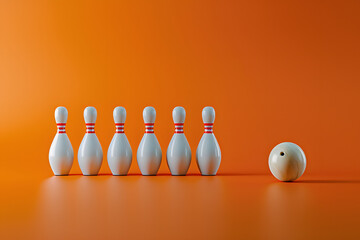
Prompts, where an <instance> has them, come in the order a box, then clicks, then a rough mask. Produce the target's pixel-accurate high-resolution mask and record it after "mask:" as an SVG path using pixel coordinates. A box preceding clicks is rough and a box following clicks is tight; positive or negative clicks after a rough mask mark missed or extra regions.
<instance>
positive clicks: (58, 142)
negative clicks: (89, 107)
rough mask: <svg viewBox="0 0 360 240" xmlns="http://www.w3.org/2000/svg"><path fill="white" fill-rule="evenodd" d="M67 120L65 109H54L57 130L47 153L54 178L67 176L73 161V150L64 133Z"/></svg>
mask: <svg viewBox="0 0 360 240" xmlns="http://www.w3.org/2000/svg"><path fill="white" fill-rule="evenodd" d="M67 118H68V111H67V110H66V108H64V107H58V108H56V110H55V121H56V125H57V129H58V130H57V133H56V135H55V137H54V140H53V141H52V143H51V147H50V151H49V162H50V166H51V169H52V171H53V172H54V174H55V175H56V176H61V175H68V174H69V172H70V169H71V167H72V164H73V161H74V150H73V148H72V146H71V143H70V140H69V138H68V136H67V135H66V131H65V126H66V122H67Z"/></svg>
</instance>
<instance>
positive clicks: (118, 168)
mask: <svg viewBox="0 0 360 240" xmlns="http://www.w3.org/2000/svg"><path fill="white" fill-rule="evenodd" d="M113 116H114V122H115V126H116V132H115V134H114V137H113V138H112V140H111V143H110V146H109V149H108V152H107V160H108V164H109V167H110V170H111V172H112V174H113V175H127V173H128V172H129V169H130V166H131V161H132V150H131V146H130V144H129V141H128V139H127V137H126V135H125V132H124V124H125V119H126V110H125V108H123V107H116V108H115V109H114V112H113Z"/></svg>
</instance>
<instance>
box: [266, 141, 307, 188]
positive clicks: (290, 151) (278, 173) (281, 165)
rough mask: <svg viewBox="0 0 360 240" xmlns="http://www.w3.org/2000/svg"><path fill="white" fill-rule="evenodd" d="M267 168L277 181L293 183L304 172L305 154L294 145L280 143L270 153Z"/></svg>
mask: <svg viewBox="0 0 360 240" xmlns="http://www.w3.org/2000/svg"><path fill="white" fill-rule="evenodd" d="M269 168H270V171H271V173H272V174H273V175H274V177H276V178H277V179H278V180H280V181H283V182H289V181H294V180H296V179H298V178H299V177H301V175H302V174H303V173H304V171H305V168H306V157H305V153H304V151H303V150H302V149H301V148H300V147H299V146H298V145H296V144H294V143H291V142H283V143H280V144H278V145H276V146H275V147H274V148H273V149H272V150H271V152H270V156H269Z"/></svg>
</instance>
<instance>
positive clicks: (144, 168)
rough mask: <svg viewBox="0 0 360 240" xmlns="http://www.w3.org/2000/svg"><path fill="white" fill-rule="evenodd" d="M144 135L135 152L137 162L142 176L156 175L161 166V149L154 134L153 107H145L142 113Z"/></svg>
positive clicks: (154, 115) (154, 112)
mask: <svg viewBox="0 0 360 240" xmlns="http://www.w3.org/2000/svg"><path fill="white" fill-rule="evenodd" d="M143 118H144V122H145V134H144V136H143V138H142V139H141V142H140V145H139V147H138V150H137V155H136V158H137V162H138V165H139V168H140V171H141V173H142V175H144V176H151V175H156V174H157V172H158V170H159V168H160V164H161V158H162V153H161V147H160V144H159V142H158V140H157V138H156V136H155V133H154V123H155V118H156V111H155V108H153V107H146V108H145V109H144V111H143Z"/></svg>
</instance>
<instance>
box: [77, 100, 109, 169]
mask: <svg viewBox="0 0 360 240" xmlns="http://www.w3.org/2000/svg"><path fill="white" fill-rule="evenodd" d="M96 116H97V112H96V109H95V108H94V107H87V108H85V110H84V119H85V123H86V133H85V136H84V138H83V139H82V141H81V144H80V147H79V151H78V160H79V166H80V169H81V172H82V173H83V174H84V175H85V176H91V175H97V174H98V173H99V170H100V168H101V163H102V159H103V152H102V148H101V145H100V142H99V139H98V138H97V136H96V134H95V122H96Z"/></svg>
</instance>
